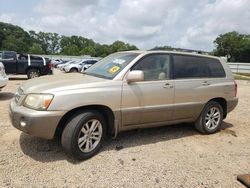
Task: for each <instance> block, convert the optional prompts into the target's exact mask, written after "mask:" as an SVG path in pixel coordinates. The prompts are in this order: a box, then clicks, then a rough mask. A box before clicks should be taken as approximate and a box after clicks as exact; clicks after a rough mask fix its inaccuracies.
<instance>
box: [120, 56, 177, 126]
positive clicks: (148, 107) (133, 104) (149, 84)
mask: <svg viewBox="0 0 250 188" xmlns="http://www.w3.org/2000/svg"><path fill="white" fill-rule="evenodd" d="M131 70H132V71H133V70H142V71H143V72H144V79H145V80H144V81H141V82H134V83H129V84H128V83H127V82H126V81H124V82H123V90H122V104H121V107H122V124H123V125H125V126H129V125H138V124H150V123H160V122H166V121H170V120H171V119H172V115H173V114H172V113H173V108H172V107H173V100H174V85H173V80H170V56H169V55H168V54H151V55H148V56H146V57H144V58H143V59H141V60H139V62H138V63H136V64H135V66H133V67H132V69H131Z"/></svg>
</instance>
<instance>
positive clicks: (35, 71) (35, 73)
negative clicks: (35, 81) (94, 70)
mask: <svg viewBox="0 0 250 188" xmlns="http://www.w3.org/2000/svg"><path fill="white" fill-rule="evenodd" d="M27 76H28V79H32V78H36V77H39V76H40V71H39V70H38V69H29V70H28V72H27Z"/></svg>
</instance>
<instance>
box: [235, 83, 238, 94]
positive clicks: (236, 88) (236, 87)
mask: <svg viewBox="0 0 250 188" xmlns="http://www.w3.org/2000/svg"><path fill="white" fill-rule="evenodd" d="M237 90H238V85H237V83H236V81H234V96H235V97H236V96H237Z"/></svg>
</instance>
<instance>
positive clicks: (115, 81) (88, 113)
mask: <svg viewBox="0 0 250 188" xmlns="http://www.w3.org/2000/svg"><path fill="white" fill-rule="evenodd" d="M45 83H47V84H45ZM237 103H238V98H237V84H236V83H235V81H234V77H233V75H232V72H231V70H230V68H229V67H228V65H227V64H226V63H225V62H224V61H221V59H219V58H217V57H213V56H205V55H199V54H191V53H181V52H173V51H169V52H168V51H129V52H119V53H115V54H111V55H109V56H107V57H106V58H104V59H102V60H100V61H99V62H98V63H96V64H95V65H93V66H92V67H90V68H89V69H87V70H86V71H85V72H84V74H83V75H82V74H75V75H72V74H68V75H58V76H53V77H50V78H46V77H44V78H39V79H35V80H30V81H27V82H24V83H23V84H22V85H21V86H20V87H19V89H18V90H17V94H16V96H15V99H14V100H13V101H12V102H11V104H10V117H11V120H12V124H13V125H14V126H15V127H16V128H17V129H19V130H21V131H23V132H26V133H28V134H31V135H34V136H37V137H41V138H45V139H52V138H53V137H54V136H56V135H59V136H60V137H61V143H62V146H63V148H64V149H65V150H66V151H67V152H68V153H70V154H71V155H73V156H74V157H75V158H77V159H88V158H90V157H92V156H93V155H95V154H96V153H97V152H98V151H99V149H100V148H101V144H102V143H103V141H104V139H105V137H106V136H113V137H114V138H115V137H116V135H117V133H119V132H122V131H126V130H131V129H139V128H147V127H157V126H164V125H170V124H175V123H184V122H194V124H195V127H196V128H197V130H198V131H200V132H201V133H203V134H212V133H215V132H217V131H218V130H219V129H220V128H221V124H222V121H223V119H224V118H226V116H227V114H228V113H229V112H231V111H232V110H233V109H234V108H235V107H236V105H237Z"/></svg>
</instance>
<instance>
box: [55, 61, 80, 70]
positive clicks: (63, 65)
mask: <svg viewBox="0 0 250 188" xmlns="http://www.w3.org/2000/svg"><path fill="white" fill-rule="evenodd" d="M71 63H76V62H75V61H68V62H67V63H63V64H60V65H58V66H57V68H58V69H59V70H61V71H63V68H64V67H66V66H67V65H69V64H71Z"/></svg>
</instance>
